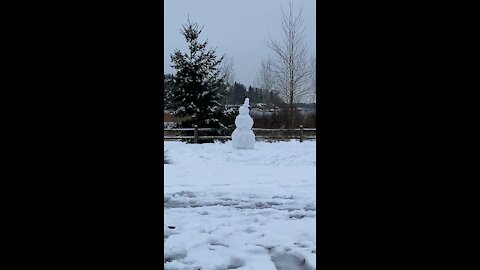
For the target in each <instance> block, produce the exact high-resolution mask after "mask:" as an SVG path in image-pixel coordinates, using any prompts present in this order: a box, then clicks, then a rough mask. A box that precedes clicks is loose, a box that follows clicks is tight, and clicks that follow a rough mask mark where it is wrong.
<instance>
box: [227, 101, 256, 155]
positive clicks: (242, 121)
mask: <svg viewBox="0 0 480 270" xmlns="http://www.w3.org/2000/svg"><path fill="white" fill-rule="evenodd" d="M248 107H250V105H249V99H248V98H246V99H245V102H244V103H243V105H242V106H241V107H240V109H239V112H240V113H239V115H238V116H237V118H235V126H236V127H237V128H236V129H235V130H234V131H233V133H232V144H233V147H234V148H237V149H252V148H253V145H254V144H255V134H253V131H252V127H253V119H252V117H250V115H249V114H248V113H249V111H250V110H249V109H248Z"/></svg>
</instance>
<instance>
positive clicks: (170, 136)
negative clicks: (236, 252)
mask: <svg viewBox="0 0 480 270" xmlns="http://www.w3.org/2000/svg"><path fill="white" fill-rule="evenodd" d="M252 130H253V132H254V133H255V139H259V140H289V139H298V140H299V141H300V142H303V141H304V140H316V139H317V136H316V132H317V129H316V128H304V127H303V126H300V128H295V129H271V128H253V129H252ZM163 131H164V135H163V139H164V140H190V141H192V140H193V143H198V142H199V140H202V139H203V140H212V139H214V140H215V139H217V140H228V139H231V136H230V135H229V136H219V135H216V136H210V135H200V134H199V132H201V131H218V129H215V128H199V127H198V126H196V125H195V126H194V127H193V128H164V129H163ZM192 131H193V135H188V136H187V135H185V133H186V132H192ZM230 133H231V132H230ZM312 133H313V134H314V135H312Z"/></svg>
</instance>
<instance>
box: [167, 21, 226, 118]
mask: <svg viewBox="0 0 480 270" xmlns="http://www.w3.org/2000/svg"><path fill="white" fill-rule="evenodd" d="M187 22H188V23H187V24H186V25H182V28H183V29H182V30H181V34H182V35H183V36H184V37H185V39H186V41H187V43H188V52H187V53H182V52H181V51H180V50H178V49H176V50H175V51H174V53H173V54H171V55H170V57H171V59H172V67H173V68H175V69H176V71H177V72H176V74H175V75H174V76H173V89H172V94H171V95H170V98H171V99H170V102H171V107H172V113H173V115H175V116H178V117H185V116H187V117H189V118H190V119H189V120H187V121H185V122H184V123H183V124H182V125H183V126H184V127H191V126H192V125H194V124H195V125H198V126H199V127H213V128H219V127H220V128H223V127H224V126H223V124H222V123H221V122H220V120H221V117H222V116H223V110H224V108H223V106H222V105H221V101H222V99H223V98H224V95H225V91H222V85H223V78H221V76H220V70H219V67H220V63H221V62H222V60H223V57H221V58H220V59H217V56H216V55H215V53H216V52H215V50H214V49H207V41H205V42H203V43H201V42H200V41H199V40H198V38H199V35H200V34H201V33H202V29H203V28H202V29H199V28H198V24H196V23H191V22H190V21H187Z"/></svg>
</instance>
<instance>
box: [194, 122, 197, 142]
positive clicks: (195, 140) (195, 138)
mask: <svg viewBox="0 0 480 270" xmlns="http://www.w3.org/2000/svg"><path fill="white" fill-rule="evenodd" d="M194 127H195V130H194V132H193V143H198V126H197V125H194Z"/></svg>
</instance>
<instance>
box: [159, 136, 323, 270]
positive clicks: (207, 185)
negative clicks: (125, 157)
mask: <svg viewBox="0 0 480 270" xmlns="http://www.w3.org/2000/svg"><path fill="white" fill-rule="evenodd" d="M164 145H165V149H166V150H167V156H168V158H169V159H170V161H171V164H166V165H164V168H165V178H164V179H165V186H164V190H165V193H164V203H165V207H164V220H165V221H164V258H165V262H164V269H165V270H174V269H178V270H187V269H188V270H194V269H201V270H227V269H238V270H244V269H255V270H275V269H279V270H285V269H288V270H297V269H301V270H310V269H316V201H315V192H316V191H315V188H316V182H315V178H316V172H315V164H316V154H315V148H316V142H314V141H306V142H303V143H300V142H297V141H289V142H275V143H268V142H256V143H255V148H254V149H249V150H239V149H233V147H232V144H231V141H228V142H226V143H215V144H186V143H182V142H164Z"/></svg>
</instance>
